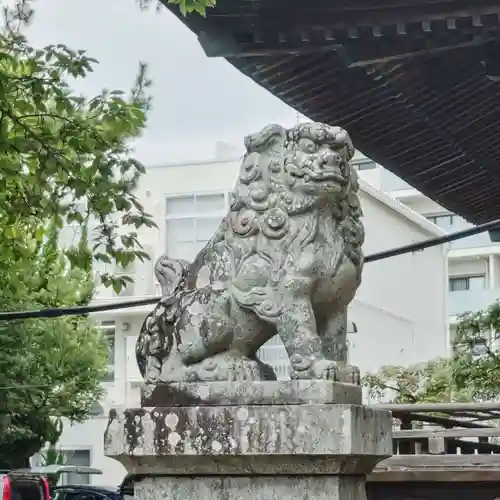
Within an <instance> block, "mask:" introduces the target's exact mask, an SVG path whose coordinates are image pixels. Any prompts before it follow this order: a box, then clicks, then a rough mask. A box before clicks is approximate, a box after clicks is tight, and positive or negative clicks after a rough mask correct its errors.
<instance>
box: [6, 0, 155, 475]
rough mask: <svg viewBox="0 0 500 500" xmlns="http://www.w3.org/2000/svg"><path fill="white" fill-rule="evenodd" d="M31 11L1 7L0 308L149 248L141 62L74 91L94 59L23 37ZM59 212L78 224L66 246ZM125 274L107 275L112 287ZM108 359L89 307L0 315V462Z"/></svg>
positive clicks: (73, 404) (78, 407)
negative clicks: (106, 81) (130, 73)
mask: <svg viewBox="0 0 500 500" xmlns="http://www.w3.org/2000/svg"><path fill="white" fill-rule="evenodd" d="M32 14H33V11H32V9H31V3H30V2H28V1H27V0H25V1H20V2H18V3H17V4H15V5H14V6H13V7H11V8H5V9H4V20H5V23H4V28H3V29H2V30H0V255H1V259H0V311H18V310H34V309H35V310H36V309H40V308H47V307H65V306H75V305H84V304H87V303H88V302H89V301H90V300H91V299H92V296H93V293H94V283H93V280H92V269H93V267H94V265H95V264H96V263H105V264H108V263H109V264H112V265H113V269H114V268H115V267H116V266H118V267H122V268H126V267H127V266H128V265H129V264H130V263H131V262H133V261H134V260H135V259H146V258H148V256H147V255H146V254H145V252H144V251H143V249H142V246H141V244H140V242H139V239H138V238H139V232H140V230H141V228H143V227H151V226H153V225H154V223H153V222H152V219H151V216H150V215H149V214H147V213H146V212H145V211H144V209H143V207H142V206H141V204H140V203H139V201H138V199H137V198H136V195H135V194H134V190H135V188H136V186H137V183H138V180H139V177H140V175H141V173H142V172H143V171H144V168H143V166H142V165H141V164H140V163H139V162H138V161H137V160H135V159H133V158H132V157H131V155H130V143H131V141H132V140H133V139H135V138H136V137H138V136H139V135H140V133H141V131H142V130H143V129H144V126H145V123H146V116H145V112H146V111H147V109H148V107H149V104H150V103H149V99H148V97H147V95H146V89H147V87H148V85H149V84H150V82H149V81H148V79H147V77H146V71H145V66H144V65H141V66H140V68H139V73H138V76H137V80H136V82H135V85H134V87H133V89H132V90H131V92H130V93H129V94H128V95H127V94H125V93H123V92H119V91H103V92H102V93H101V94H99V95H98V96H95V97H92V98H85V97H82V96H79V95H76V94H75V93H74V92H73V90H72V87H71V82H73V81H75V80H77V79H81V78H85V76H86V75H87V74H88V73H89V72H90V71H92V67H93V65H94V64H96V61H95V60H93V59H91V58H89V57H88V56H87V55H86V54H85V52H84V51H74V50H71V49H69V48H68V47H66V46H64V45H57V46H49V47H45V48H42V49H37V48H34V47H32V46H30V45H29V44H28V42H27V40H26V38H25V37H24V36H23V35H22V33H21V30H22V27H23V26H24V25H25V24H26V23H27V22H29V21H30V19H31V17H32ZM82 205H83V207H84V209H83V210H81V209H80V207H81V206H82ZM67 223H75V224H76V225H77V226H79V228H80V229H81V231H80V232H79V235H77V237H76V239H75V241H74V243H73V244H72V245H70V246H69V247H65V248H64V249H62V248H61V243H60V241H59V239H60V235H61V229H62V227H63V225H64V224H67ZM131 280H132V278H131V277H127V276H120V277H116V276H113V273H112V272H110V273H108V274H105V275H104V276H103V282H104V284H105V285H107V286H113V287H114V289H115V290H117V291H118V290H120V288H121V287H123V286H124V285H126V283H127V282H129V281H131ZM106 365H107V347H106V345H105V342H104V340H103V338H102V335H101V334H100V332H99V331H98V329H96V327H95V325H94V324H93V322H92V321H91V320H90V319H89V318H87V317H85V316H68V317H62V318H57V319H30V320H26V321H3V322H0V468H11V467H23V466H26V465H27V460H28V459H29V457H30V456H31V455H33V453H35V452H37V451H39V450H40V449H41V448H42V446H43V445H44V444H45V443H47V442H48V443H52V444H54V443H56V442H57V439H58V438H59V435H60V433H61V430H62V427H61V421H62V420H61V419H63V418H67V419H69V420H70V421H72V422H81V421H83V420H84V419H85V418H86V417H87V416H88V415H89V412H90V410H91V408H92V406H93V405H94V404H95V403H96V402H97V401H98V400H99V399H100V397H101V396H102V389H101V384H100V381H101V379H102V376H103V374H104V373H105V370H106Z"/></svg>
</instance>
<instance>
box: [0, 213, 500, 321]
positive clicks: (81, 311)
mask: <svg viewBox="0 0 500 500" xmlns="http://www.w3.org/2000/svg"><path fill="white" fill-rule="evenodd" d="M499 228H500V219H496V220H494V221H491V222H486V223H485V224H480V225H479V226H475V227H471V228H469V229H464V230H462V231H457V232H455V233H451V234H446V235H444V236H438V237H436V238H429V239H427V240H424V241H419V242H417V243H411V244H410V245H404V246H401V247H396V248H392V249H390V250H383V251H381V252H377V253H373V254H371V255H367V256H366V257H365V259H364V261H365V262H376V261H378V260H383V259H389V258H391V257H396V256H398V255H403V254H405V253H410V252H418V251H420V250H425V249H426V248H430V247H433V246H437V245H443V244H445V243H450V242H452V241H456V240H459V239H462V238H467V237H468V236H473V235H475V234H479V233H484V232H485V231H491V230H493V229H499ZM158 301H159V297H150V298H147V299H137V300H128V301H123V302H113V303H111V304H95V305H90V306H75V307H61V308H56V307H54V308H47V309H40V310H38V311H12V312H0V321H12V320H19V319H29V318H59V317H61V316H78V315H85V314H89V313H94V312H99V311H113V310H115V309H128V308H131V307H138V306H143V305H149V304H157V303H158Z"/></svg>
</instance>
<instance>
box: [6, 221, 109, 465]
mask: <svg viewBox="0 0 500 500" xmlns="http://www.w3.org/2000/svg"><path fill="white" fill-rule="evenodd" d="M35 228H36V229H38V228H37V227H36V226H35ZM35 228H33V229H35ZM24 229H25V235H26V236H25V238H24V240H25V243H26V246H25V250H24V253H23V255H22V256H19V257H18V258H17V259H11V260H10V262H9V264H10V267H9V272H8V273H5V272H4V273H0V310H2V311H8V310H13V309H40V308H44V307H48V306H53V305H56V306H58V307H65V306H74V305H75V304H79V303H82V302H83V303H85V302H87V301H88V300H89V298H90V297H91V296H92V293H93V288H94V284H93V282H92V279H91V275H90V274H89V273H86V272H85V271H84V270H82V269H79V268H77V267H71V266H70V265H68V263H69V261H68V260H67V258H66V257H65V256H64V254H62V253H61V252H60V250H59V248H58V244H57V231H55V230H53V236H52V237H49V238H48V239H47V240H46V241H45V243H44V244H43V245H41V244H40V243H38V242H37V240H36V238H34V236H33V233H32V237H31V238H30V234H29V232H28V230H29V227H28V226H27V225H25V227H24ZM36 229H35V231H36ZM13 276H14V277H15V278H14V279H12V277H13ZM0 346H1V349H0V468H15V467H24V466H26V465H27V460H28V459H29V457H30V456H32V455H33V454H34V453H36V452H37V451H39V450H40V449H41V448H42V446H43V445H44V444H45V443H46V442H48V443H52V444H54V443H56V442H57V439H58V438H59V435H60V433H61V431H62V425H61V419H62V418H67V419H69V420H70V421H72V422H81V421H83V420H84V419H85V418H86V417H87V416H88V414H89V412H90V410H91V408H92V406H93V404H94V403H95V402H96V401H98V400H99V399H100V398H101V396H102V387H101V384H100V382H101V380H102V378H103V375H104V374H105V371H106V366H107V347H106V344H105V341H104V339H103V337H102V335H101V333H100V331H99V330H98V329H97V328H96V327H95V325H94V324H93V323H92V321H90V320H89V319H88V318H86V317H84V316H66V317H61V318H55V319H47V318H40V319H28V320H23V321H11V322H2V323H0Z"/></svg>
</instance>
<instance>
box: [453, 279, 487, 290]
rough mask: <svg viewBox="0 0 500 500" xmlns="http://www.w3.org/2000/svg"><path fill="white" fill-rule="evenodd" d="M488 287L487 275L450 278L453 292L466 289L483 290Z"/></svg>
mask: <svg viewBox="0 0 500 500" xmlns="http://www.w3.org/2000/svg"><path fill="white" fill-rule="evenodd" d="M485 287H486V277H485V276H484V275H479V276H457V277H455V278H450V279H449V288H450V291H451V292H461V291H464V290H481V289H483V288H485Z"/></svg>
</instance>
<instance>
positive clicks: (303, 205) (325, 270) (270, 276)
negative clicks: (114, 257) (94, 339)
mask: <svg viewBox="0 0 500 500" xmlns="http://www.w3.org/2000/svg"><path fill="white" fill-rule="evenodd" d="M245 146H246V154H245V156H244V158H243V161H242V165H241V169H240V173H239V177H238V180H237V183H236V187H235V189H234V193H233V200H232V203H231V207H230V210H229V213H228V214H227V216H226V217H225V219H224V220H222V222H221V224H220V227H219V229H218V230H217V232H216V233H215V234H214V235H213V237H212V239H211V240H210V241H209V242H208V243H207V245H206V246H205V247H204V248H203V250H201V252H200V253H199V254H198V256H197V257H196V259H195V260H194V262H192V263H189V262H186V261H183V260H179V259H170V258H168V256H164V257H162V258H160V259H159V261H158V262H157V263H156V266H155V272H156V276H157V279H158V280H159V282H160V284H161V286H162V298H161V299H160V301H159V303H158V305H157V306H156V308H155V309H154V310H153V311H152V312H151V313H150V314H149V315H148V316H147V318H146V320H145V321H144V324H143V326H142V329H141V332H140V335H139V339H138V341H137V346H136V354H137V361H138V365H139V368H140V371H141V373H142V375H143V377H144V379H145V382H146V384H157V383H159V382H166V383H168V382H182V381H192V382H195V381H243V380H253V381H261V380H274V379H275V378H276V377H275V375H274V372H273V370H272V369H271V368H270V367H269V366H268V365H266V364H264V363H262V362H261V361H260V360H259V359H258V358H257V356H256V352H257V350H258V349H259V348H260V347H261V346H262V345H263V344H264V343H265V342H267V341H268V340H270V339H271V338H272V337H273V336H275V335H279V336H280V337H281V340H282V341H283V343H284V345H285V348H286V350H287V352H288V355H289V357H290V362H291V365H292V370H293V378H296V379H327V380H334V381H343V382H355V383H359V382H358V380H359V377H358V372H357V371H356V369H355V368H354V367H348V366H346V364H345V363H342V362H339V360H338V356H337V351H338V350H343V349H344V350H345V348H346V346H345V342H346V341H345V335H344V336H342V334H341V333H339V332H340V331H341V330H342V326H341V325H342V322H343V321H344V320H345V314H346V308H347V305H348V304H349V302H350V301H351V300H352V299H353V297H354V294H355V292H356V289H357V288H358V286H359V284H360V282H361V271H362V267H363V254H362V250H361V246H362V244H363V240H364V231H363V226H362V224H361V221H360V217H361V208H360V203H359V199H358V187H359V186H358V180H357V175H356V172H355V171H354V170H353V169H352V168H351V167H350V164H349V162H350V160H351V158H352V156H353V154H354V149H353V146H352V143H351V141H350V139H349V136H348V134H347V132H346V131H345V130H343V129H341V128H338V127H331V126H328V125H324V124H321V123H305V124H300V125H297V126H296V127H294V128H292V129H284V128H283V127H281V126H279V125H269V126H267V127H265V128H264V129H263V130H262V131H261V132H259V133H257V134H254V135H249V136H248V137H246V139H245ZM207 175H210V173H209V172H208V173H207ZM344 333H345V332H344ZM353 379H354V380H353Z"/></svg>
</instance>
